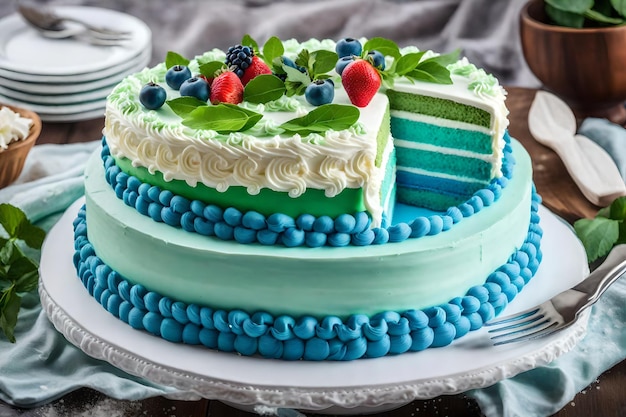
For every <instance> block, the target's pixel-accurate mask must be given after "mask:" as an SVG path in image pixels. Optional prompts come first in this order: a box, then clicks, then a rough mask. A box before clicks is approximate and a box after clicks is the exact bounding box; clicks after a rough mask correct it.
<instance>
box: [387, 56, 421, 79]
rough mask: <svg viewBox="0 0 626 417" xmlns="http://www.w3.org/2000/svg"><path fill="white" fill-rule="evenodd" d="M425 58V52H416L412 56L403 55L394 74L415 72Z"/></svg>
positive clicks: (396, 64)
mask: <svg viewBox="0 0 626 417" xmlns="http://www.w3.org/2000/svg"><path fill="white" fill-rule="evenodd" d="M423 56H424V52H416V53H411V54H406V55H402V56H401V57H400V58H399V59H398V60H397V61H396V63H395V70H394V72H395V73H396V74H397V75H404V74H408V73H409V72H411V71H413V70H414V69H415V68H416V67H417V65H418V64H419V63H420V60H421V59H422V57H423Z"/></svg>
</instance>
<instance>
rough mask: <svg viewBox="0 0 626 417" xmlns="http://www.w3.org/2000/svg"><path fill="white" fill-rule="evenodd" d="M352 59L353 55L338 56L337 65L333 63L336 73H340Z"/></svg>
mask: <svg viewBox="0 0 626 417" xmlns="http://www.w3.org/2000/svg"><path fill="white" fill-rule="evenodd" d="M353 61H354V56H353V55H348V56H344V57H341V58H339V60H338V61H337V65H335V71H337V74H339V75H341V73H342V72H343V70H344V69H345V68H346V67H347V66H348V64H349V63H351V62H353Z"/></svg>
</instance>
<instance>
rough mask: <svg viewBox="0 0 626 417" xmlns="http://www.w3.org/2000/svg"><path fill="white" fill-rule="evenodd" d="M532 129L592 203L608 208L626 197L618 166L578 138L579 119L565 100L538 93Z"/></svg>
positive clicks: (530, 118) (530, 115) (530, 121)
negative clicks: (616, 200)
mask: <svg viewBox="0 0 626 417" xmlns="http://www.w3.org/2000/svg"><path fill="white" fill-rule="evenodd" d="M528 128H529V129H530V133H531V134H532V135H533V136H534V137H535V139H536V140H537V141H538V142H539V143H541V144H543V145H545V146H548V147H549V148H551V149H552V150H554V151H555V152H556V153H557V154H558V155H559V157H560V158H561V160H562V161H563V164H564V165H565V168H567V172H569V174H570V175H571V176H572V178H573V180H574V182H575V183H576V185H578V188H579V189H580V191H581V192H582V193H583V195H584V196H585V198H587V199H588V200H589V201H590V202H592V203H593V204H595V205H597V206H600V207H605V206H608V205H609V204H611V202H612V201H613V200H614V199H616V198H617V197H620V196H625V195H626V185H625V184H624V180H623V179H622V176H621V175H620V173H619V170H618V169H617V166H616V165H615V162H614V161H613V159H612V158H611V156H610V155H609V154H608V153H607V152H606V151H605V150H604V149H603V148H602V147H601V146H600V145H598V144H597V143H595V142H593V141H592V140H591V139H589V138H587V137H585V136H583V135H577V134H576V118H575V117H574V113H573V112H572V110H571V109H570V108H569V107H568V106H567V104H565V102H563V100H561V99H560V98H558V97H557V96H555V95H554V94H551V93H548V92H546V91H538V92H537V94H536V96H535V100H534V101H533V103H532V105H531V107H530V111H529V113H528Z"/></svg>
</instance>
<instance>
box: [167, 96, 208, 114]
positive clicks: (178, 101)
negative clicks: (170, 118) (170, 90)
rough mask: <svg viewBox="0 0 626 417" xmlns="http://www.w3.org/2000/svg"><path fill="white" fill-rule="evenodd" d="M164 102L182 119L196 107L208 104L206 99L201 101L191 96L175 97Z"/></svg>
mask: <svg viewBox="0 0 626 417" xmlns="http://www.w3.org/2000/svg"><path fill="white" fill-rule="evenodd" d="M166 103H167V105H168V106H170V109H172V111H173V112H174V113H176V114H177V115H178V116H180V117H182V118H183V119H184V118H185V117H186V116H187V115H188V114H189V113H191V112H192V111H194V110H195V109H197V108H198V107H200V106H208V103H207V102H206V101H202V100H200V99H197V98H195V97H191V96H184V97H177V98H174V99H172V100H168V101H167V102H166Z"/></svg>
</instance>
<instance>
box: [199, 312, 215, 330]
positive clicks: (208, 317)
mask: <svg viewBox="0 0 626 417" xmlns="http://www.w3.org/2000/svg"><path fill="white" fill-rule="evenodd" d="M200 323H201V324H202V327H204V328H205V329H211V330H213V329H215V323H214V322H213V310H211V309H210V308H208V307H201V308H200Z"/></svg>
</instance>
